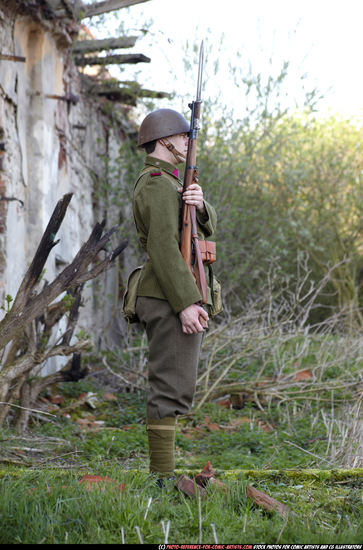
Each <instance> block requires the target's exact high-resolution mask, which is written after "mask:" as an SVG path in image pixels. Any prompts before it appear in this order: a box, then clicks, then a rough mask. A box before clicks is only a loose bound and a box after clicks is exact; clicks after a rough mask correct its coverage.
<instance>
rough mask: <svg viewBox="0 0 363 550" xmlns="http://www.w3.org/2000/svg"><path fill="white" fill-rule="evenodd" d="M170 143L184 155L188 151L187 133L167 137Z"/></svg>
mask: <svg viewBox="0 0 363 550" xmlns="http://www.w3.org/2000/svg"><path fill="white" fill-rule="evenodd" d="M168 140H169V141H170V143H172V144H173V145H174V147H175V148H176V149H177V150H178V151H179V152H180V153H181V154H182V155H184V157H185V156H186V154H187V151H188V134H175V135H174V136H170V137H169V138H168Z"/></svg>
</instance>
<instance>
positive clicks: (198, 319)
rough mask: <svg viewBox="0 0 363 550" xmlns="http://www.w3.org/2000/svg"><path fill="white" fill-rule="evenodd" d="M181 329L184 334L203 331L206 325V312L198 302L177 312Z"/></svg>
mask: <svg viewBox="0 0 363 550" xmlns="http://www.w3.org/2000/svg"><path fill="white" fill-rule="evenodd" d="M179 319H180V321H181V324H182V330H183V332H184V333H185V334H197V333H198V332H204V329H205V328H207V327H208V323H207V321H208V319H209V317H208V313H207V312H206V311H205V309H203V308H202V307H201V306H199V305H198V304H192V305H190V306H188V307H186V308H185V309H183V310H182V311H181V312H180V313H179Z"/></svg>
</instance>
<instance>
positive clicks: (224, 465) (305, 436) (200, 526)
mask: <svg viewBox="0 0 363 550" xmlns="http://www.w3.org/2000/svg"><path fill="white" fill-rule="evenodd" d="M58 389H59V391H60V392H64V393H67V396H66V401H65V403H64V404H63V405H62V406H66V405H67V404H68V403H69V402H72V401H74V400H75V399H76V396H77V395H78V394H79V391H82V390H83V389H87V391H91V390H93V391H96V392H97V391H98V396H99V401H98V406H97V408H96V410H90V409H89V407H87V405H82V406H80V407H79V408H78V409H75V410H74V411H73V412H72V417H71V418H68V419H67V418H61V417H60V418H57V419H56V420H52V421H51V422H47V423H39V424H38V425H37V426H35V425H34V426H33V428H32V432H31V433H30V434H27V435H24V436H22V437H21V436H18V435H16V434H15V433H13V432H12V430H10V429H3V430H2V431H1V433H0V436H1V440H2V456H3V464H4V465H3V468H2V469H1V470H0V517H1V524H2V526H3V528H2V529H1V530H0V543H2V544H16V543H22V544H30V543H32V544H40V543H44V544H63V543H68V544H85V543H93V544H111V543H114V544H120V543H121V542H122V541H125V542H126V543H130V544H138V543H140V540H142V541H143V543H153V544H154V543H157V544H162V543H164V542H165V530H166V529H167V526H168V528H169V532H168V541H169V543H196V544H197V543H199V542H200V541H202V543H203V544H214V543H215V542H216V539H217V540H218V542H219V543H229V544H233V543H235V544H237V543H242V542H243V543H252V542H253V543H270V544H272V543H274V544H277V543H279V544H284V543H301V544H303V543H316V544H320V543H324V544H329V543H345V544H346V543H351V544H354V543H360V542H361V540H362V536H363V524H362V520H361V517H362V486H363V475H362V470H361V469H352V470H341V469H332V465H331V464H329V463H328V462H327V463H324V462H322V461H320V460H319V459H318V458H314V456H312V454H308V453H307V452H306V451H309V452H310V453H313V454H315V455H317V456H319V455H321V456H325V452H326V446H327V439H326V429H325V426H324V422H323V418H322V416H321V415H319V414H318V412H317V411H313V410H312V408H310V409H309V411H310V413H311V416H310V418H313V419H314V426H313V427H312V425H311V423H310V422H306V416H307V409H306V405H305V408H304V406H303V405H301V408H299V407H297V408H296V409H295V414H294V416H292V415H293V411H291V414H290V417H288V415H287V414H280V417H279V419H278V418H277V413H276V411H275V416H274V415H272V417H269V419H267V418H263V416H264V415H263V414H262V412H261V411H258V410H257V409H256V407H253V405H251V404H249V405H248V406H247V407H245V408H244V409H243V410H241V411H239V410H233V409H225V408H223V407H219V406H217V405H216V404H215V403H208V404H206V405H205V406H204V407H202V408H201V409H200V410H198V411H197V412H196V413H195V414H194V415H191V416H187V417H184V418H182V419H181V420H180V421H179V428H178V435H177V442H176V448H177V468H178V472H180V473H181V472H186V473H188V474H189V475H191V474H192V472H191V470H193V471H194V472H196V471H200V469H201V468H202V467H203V466H204V464H205V463H206V462H207V460H210V462H211V463H212V466H213V468H214V469H215V471H216V477H218V479H220V480H221V481H222V482H224V483H225V484H226V485H227V486H228V488H229V490H230V492H229V493H228V494H224V493H223V492H221V491H218V490H216V489H215V488H214V487H212V488H211V489H210V491H209V493H208V495H207V497H206V498H204V499H202V500H201V502H200V508H199V507H198V501H197V500H192V499H188V498H185V497H184V496H183V495H182V494H180V493H178V492H176V491H175V489H174V488H173V487H172V486H169V487H167V488H166V489H164V490H162V491H160V490H159V489H158V488H157V487H156V486H155V480H154V478H153V477H152V476H151V475H149V474H148V472H147V452H146V435H145V427H144V426H143V425H142V424H140V423H135V419H136V418H142V415H143V409H144V407H145V396H144V395H143V394H142V393H139V394H119V395H118V399H117V400H112V401H104V400H103V399H102V395H103V393H104V392H102V391H100V390H99V389H98V390H97V387H96V386H92V385H90V384H89V383H87V386H86V387H84V386H82V384H81V383H69V384H67V385H66V384H64V385H63V386H60V387H59V388H58ZM285 413H286V411H285ZM87 415H88V416H90V415H92V416H93V417H94V416H96V417H97V419H104V421H105V422H106V424H105V425H104V426H103V427H101V428H100V427H96V428H90V429H84V428H81V427H80V426H79V425H78V424H77V422H76V420H77V417H78V418H87ZM243 418H244V419H245V420H241V419H243ZM268 420H269V421H270V426H271V429H270V428H269V429H268V431H266V425H267V424H265V423H264V422H263V421H265V422H267V421H268ZM38 422H39V421H38ZM116 424H117V425H118V427H117V426H116ZM272 424H273V426H272ZM122 427H126V428H127V429H125V428H124V429H122ZM312 436H315V438H316V440H315V441H311V443H309V440H310V439H314V438H312ZM286 441H290V442H291V443H295V444H296V445H298V446H299V447H300V449H299V448H298V447H294V446H292V445H289V444H288V443H286ZM30 449H32V450H30ZM36 449H38V452H37V451H36ZM301 449H304V450H301ZM6 458H7V459H8V461H9V463H8V464H6ZM16 460H18V461H19V462H21V464H22V465H20V464H19V465H18V466H16V465H14V463H13V462H15V461H16ZM313 467H315V468H319V469H315V470H312V469H311V468H313ZM85 474H97V475H100V476H108V477H109V478H111V479H112V480H116V481H117V484H116V486H114V485H112V483H110V484H109V485H105V484H101V485H97V486H94V488H93V490H91V491H90V490H87V488H86V486H84V485H83V484H80V483H79V482H80V480H81V478H82V476H83V475H85ZM120 483H123V484H124V490H122V491H120V490H119V489H118V488H117V486H118V485H119V484H120ZM247 484H252V485H254V486H255V487H256V488H258V489H260V490H262V491H264V492H265V493H267V494H268V495H270V496H272V497H273V498H275V499H277V500H279V501H280V502H283V503H284V504H287V505H288V506H289V507H290V509H291V510H292V511H294V512H295V513H296V514H297V515H296V516H293V515H291V516H289V518H288V519H287V520H286V519H284V518H282V517H280V516H279V515H278V514H277V513H274V512H272V513H269V512H266V511H264V510H263V509H261V508H259V507H257V506H256V505H255V504H254V503H253V502H252V501H251V500H250V499H247V497H246V493H245V489H246V485H247ZM150 499H152V500H151V501H150ZM148 503H149V508H148ZM168 522H169V523H168ZM140 537H141V538H140Z"/></svg>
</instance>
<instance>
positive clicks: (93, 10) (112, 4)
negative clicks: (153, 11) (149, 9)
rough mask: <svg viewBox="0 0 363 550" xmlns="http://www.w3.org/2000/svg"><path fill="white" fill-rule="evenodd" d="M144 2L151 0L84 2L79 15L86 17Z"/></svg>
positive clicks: (82, 17)
mask: <svg viewBox="0 0 363 550" xmlns="http://www.w3.org/2000/svg"><path fill="white" fill-rule="evenodd" d="M143 2H149V0H104V1H103V2H94V3H93V4H88V5H86V4H83V5H82V7H81V8H80V12H79V17H80V19H85V18H86V17H92V16H93V15H100V14H101V13H107V12H109V11H115V10H119V9H122V8H128V7H129V6H134V5H135V4H142V3H143Z"/></svg>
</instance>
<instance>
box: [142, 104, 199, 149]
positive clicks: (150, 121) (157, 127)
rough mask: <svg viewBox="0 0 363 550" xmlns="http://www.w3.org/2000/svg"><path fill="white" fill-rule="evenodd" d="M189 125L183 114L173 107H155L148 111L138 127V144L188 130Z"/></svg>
mask: <svg viewBox="0 0 363 550" xmlns="http://www.w3.org/2000/svg"><path fill="white" fill-rule="evenodd" d="M189 130H190V125H189V123H188V122H187V121H186V120H185V118H184V117H183V115H181V114H180V113H178V112H177V111H174V110H173V109H157V110H156V111H153V112H152V113H149V114H148V115H147V116H146V117H145V118H144V120H143V121H142V123H141V126H140V129H139V139H138V146H141V145H144V144H145V143H148V142H149V141H154V140H155V139H160V138H163V137H168V136H173V135H175V134H185V133H187V132H189Z"/></svg>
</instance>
